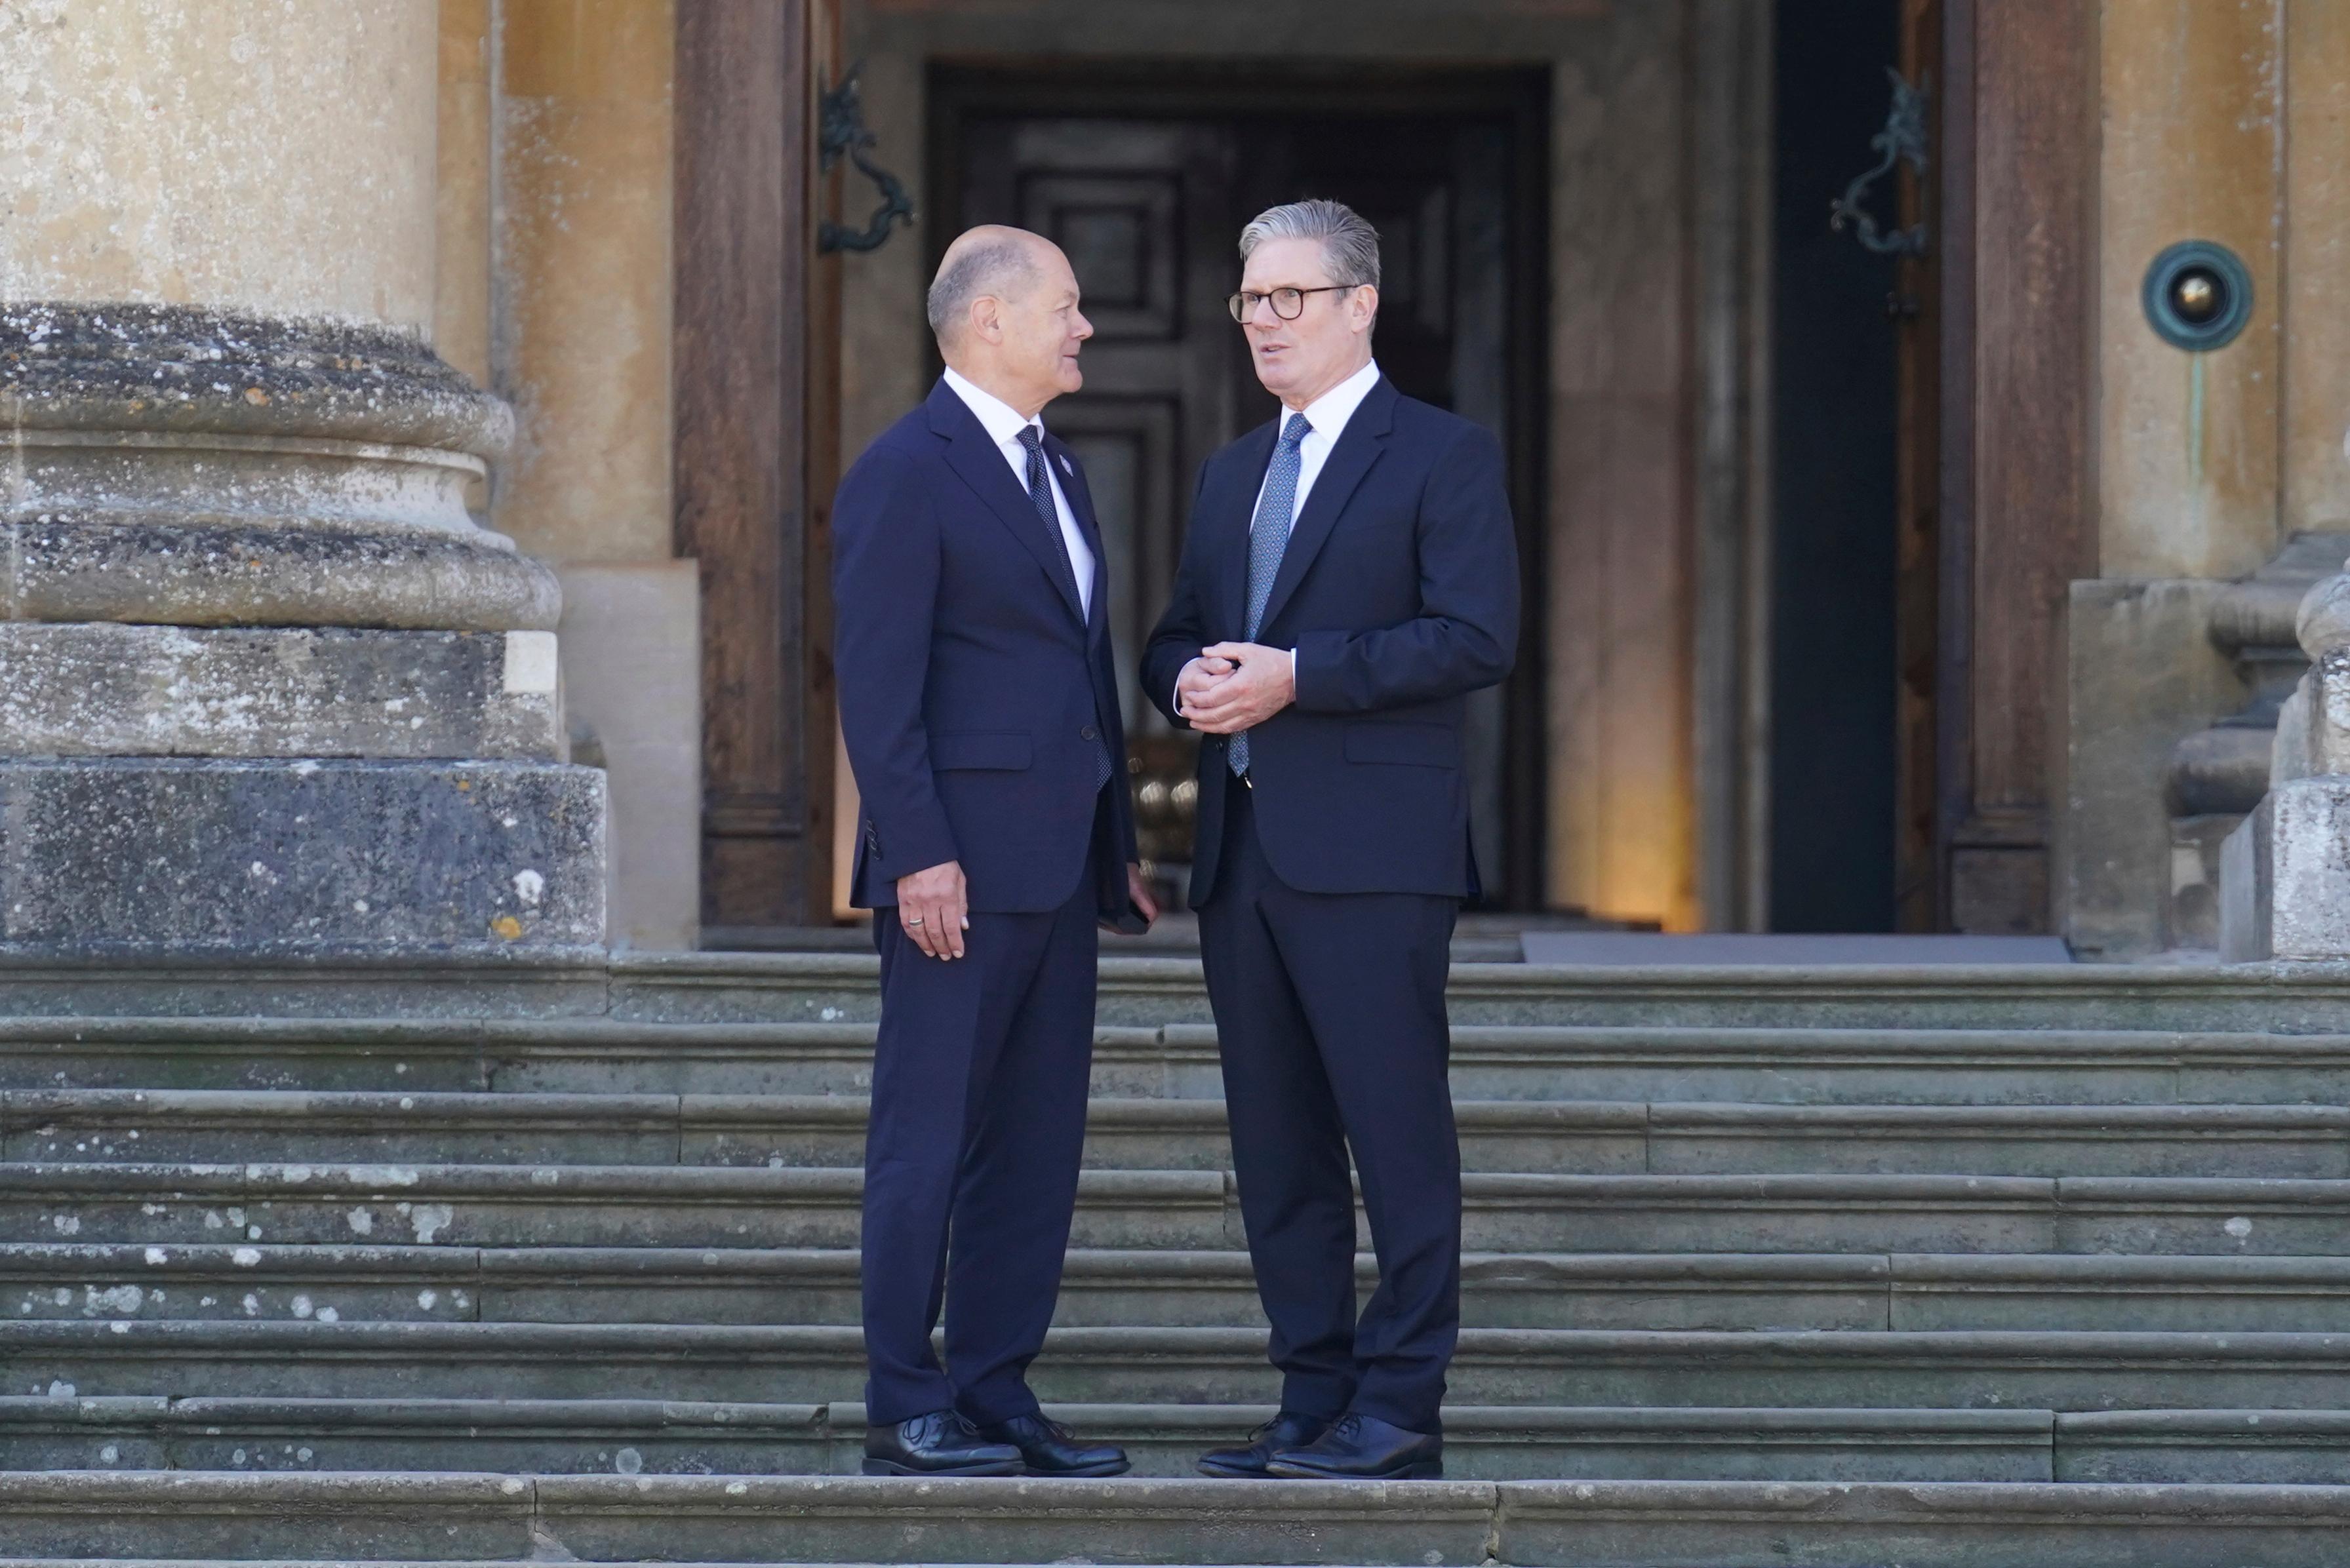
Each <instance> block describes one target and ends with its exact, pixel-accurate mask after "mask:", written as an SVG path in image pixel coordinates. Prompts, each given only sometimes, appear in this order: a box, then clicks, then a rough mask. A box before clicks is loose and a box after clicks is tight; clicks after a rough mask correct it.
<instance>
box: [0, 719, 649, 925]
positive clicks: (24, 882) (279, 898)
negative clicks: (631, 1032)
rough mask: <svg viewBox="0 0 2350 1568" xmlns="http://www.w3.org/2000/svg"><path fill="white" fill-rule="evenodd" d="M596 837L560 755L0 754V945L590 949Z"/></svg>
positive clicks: (600, 849)
mask: <svg viewBox="0 0 2350 1568" xmlns="http://www.w3.org/2000/svg"><path fill="white" fill-rule="evenodd" d="M604 840H605V794H604V774H603V773H602V772H601V771H600V770H598V769H595V768H583V767H573V766H570V765H567V764H565V763H543V762H399V761H389V762H388V761H359V760H335V761H319V760H302V761H294V762H276V761H262V760H250V759H241V758H240V759H218V758H208V759H176V758H157V757H108V758H78V759H75V760H73V761H70V762H67V761H23V760H17V761H4V762H0V945H5V948H6V949H7V950H14V951H17V952H24V951H27V950H57V951H60V952H67V951H72V952H105V951H126V952H130V953H136V954H141V955H156V956H162V955H168V954H172V953H202V952H207V951H234V952H241V953H254V952H264V951H294V952H300V951H318V952H333V951H353V950H363V951H366V952H369V953H374V954H386V955H397V954H399V953H401V952H416V953H428V952H432V951H442V950H452V949H466V948H472V949H481V948H558V947H577V946H582V945H593V944H596V943H599V942H601V941H602V940H603V937H604Z"/></svg>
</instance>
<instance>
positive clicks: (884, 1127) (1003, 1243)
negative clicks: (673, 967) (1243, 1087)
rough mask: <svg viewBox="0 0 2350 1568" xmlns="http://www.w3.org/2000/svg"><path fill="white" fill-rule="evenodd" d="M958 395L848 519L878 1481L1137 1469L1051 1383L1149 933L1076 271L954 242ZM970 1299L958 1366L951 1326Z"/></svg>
mask: <svg viewBox="0 0 2350 1568" xmlns="http://www.w3.org/2000/svg"><path fill="white" fill-rule="evenodd" d="M930 321H931V330H932V331H934V332H935V333H936V334H937V335H938V340H939V351H940V354H941V357H942V358H944V359H945V361H946V366H947V369H946V374H945V375H944V376H943V377H941V379H940V381H939V384H938V385H937V386H936V387H935V388H934V389H932V390H931V395H930V397H929V399H928V400H926V401H925V402H924V403H923V404H922V406H921V407H920V408H919V409H917V410H914V411H913V412H912V413H910V414H908V415H907V416H906V417H905V418H904V419H902V420H899V421H898V422H897V423H896V424H894V425H892V426H891V427H890V428H889V430H888V431H884V432H883V433H882V435H881V437H880V439H879V440H878V441H875V442H874V443H873V444H872V445H871V446H870V447H868V448H867V449H866V452H865V455H864V456H863V457H861V458H859V459H858V462H857V465H856V466H855V467H854V468H852V469H850V470H849V471H848V475H847V478H846V479H844V480H843V481H842V482H841V486H840V495H839V499H838V501H837V503H836V504H835V506H834V510H833V562H834V572H833V597H834V603H835V608H836V616H837V627H838V632H837V641H836V648H835V651H836V660H837V675H838V680H839V693H840V721H841V731H842V733H843V735H844V736H845V737H846V739H847V744H848V758H849V763H850V765H851V766H852V767H853V768H854V769H855V770H856V774H857V787H858V794H859V795H860V796H861V797H862V800H863V818H862V820H861V821H860V822H859V824H858V848H857V863H856V869H855V873H854V877H853V879H852V883H851V886H852V888H853V889H854V898H855V902H856V904H857V905H858V908H860V909H871V910H872V911H873V939H874V945H875V946H876V948H878V949H879V951H880V955H881V1024H880V1032H879V1038H878V1040H877V1042H876V1044H875V1047H874V1058H873V1113H872V1120H871V1122H870V1124H869V1127H868V1130H867V1133H866V1143H865V1230H864V1294H865V1354H866V1367H867V1381H866V1388H865V1408H866V1419H867V1422H868V1429H867V1434H866V1444H865V1453H866V1458H865V1465H864V1469H865V1473H866V1474H868V1475H966V1476H967V1475H1017V1474H1028V1475H1045V1476H1109V1475H1118V1474H1119V1473H1121V1472H1123V1471H1124V1470H1125V1469H1127V1457H1126V1455H1125V1454H1124V1453H1123V1452H1122V1451H1120V1450H1119V1449H1115V1448H1110V1447H1107V1446H1102V1445H1089V1444H1086V1443H1083V1442H1080V1441H1078V1440H1077V1439H1076V1438H1074V1437H1073V1436H1072V1435H1071V1434H1070V1433H1069V1432H1068V1431H1066V1429H1065V1428H1061V1427H1059V1426H1057V1425H1056V1424H1055V1423H1054V1422H1052V1421H1050V1420H1048V1419H1046V1418H1045V1417H1044V1415H1043V1414H1042V1413H1041V1412H1040V1411H1039V1409H1038V1408H1037V1404H1036V1397H1035V1395H1034V1394H1032V1393H1030V1392H1029V1390H1028V1384H1027V1377H1026V1373H1027V1369H1028V1364H1029V1363H1030V1362H1031V1361H1033V1360H1034V1359H1035V1356H1036V1353H1037V1351H1038V1350H1039V1349H1040V1348H1041V1347H1042V1346H1043V1345H1044V1343H1045V1328H1046V1326H1047V1325H1048V1324H1050V1323H1051V1322H1052V1318H1053V1306H1054V1302H1055V1297H1056V1296H1057V1295H1058V1294H1059V1292H1060V1284H1061V1262H1062V1257H1063V1254H1064V1253H1065V1252H1066V1250H1067V1247H1068V1240H1069V1220H1070V1217H1071V1213H1072V1211H1073V1210H1074V1208H1075V1206H1076V1193H1077V1162H1078V1157H1079V1155H1080V1153H1081V1152H1082V1148H1083V1145H1084V1142H1085V1131H1086V1081H1087V1073H1088V1071H1089V1070H1090V1067H1091V1064H1092V1057H1093V1031H1094V971H1095V959H1096V956H1097V948H1098V941H1099V939H1098V936H1097V923H1098V922H1104V921H1115V922H1118V923H1121V924H1124V925H1126V926H1128V928H1129V929H1131V927H1132V926H1134V925H1137V924H1140V925H1147V924H1148V923H1149V921H1150V920H1151V919H1155V918H1156V917H1157V914H1158V910H1157V909H1155V908H1153V907H1152V905H1151V902H1150V898H1149V893H1148V891H1147V890H1146V889H1145V887H1144V884H1143V882H1142V878H1141V874H1140V870H1139V867H1137V866H1136V865H1135V860H1136V854H1135V843H1134V820H1133V807H1132V803H1131V800H1130V799H1129V797H1128V792H1127V784H1126V737H1125V732H1124V731H1123V730H1122V728H1121V727H1120V724H1119V719H1118V682H1117V677H1116V674H1115V672H1114V671H1115V667H1114V665H1113V662H1112V659H1111V654H1110V642H1109V627H1108V620H1107V605H1106V604H1105V603H1104V600H1105V599H1106V598H1107V576H1106V574H1105V572H1104V570H1103V566H1102V544H1101V530H1100V529H1099V528H1098V527H1097V525H1096V524H1095V521H1094V511H1093V502H1092V499H1091V498H1090V497H1089V496H1088V495H1087V492H1086V478H1085V472H1084V470H1083V469H1081V468H1079V467H1078V465H1077V461H1076V457H1075V456H1074V455H1072V454H1071V453H1070V452H1069V450H1068V449H1067V448H1066V447H1065V446H1063V445H1062V444H1061V443H1060V442H1059V441H1055V440H1054V439H1053V438H1052V437H1051V436H1049V435H1047V434H1046V433H1045V429H1044V426H1043V425H1042V423H1041V422H1040V421H1038V419H1037V415H1038V413H1039V411H1040V410H1043V408H1044V407H1045V404H1046V403H1049V402H1051V401H1052V400H1054V399H1055V398H1056V397H1058V396H1060V395H1061V394H1062V393H1064V392H1074V391H1076V389H1078V388H1079V387H1080V386H1081V385H1083V384H1084V380H1085V378H1084V376H1083V375H1082V374H1081V373H1080V372H1079V370H1078V369H1077V351H1078V349H1079V348H1080V347H1081V346H1082V345H1083V344H1084V342H1085V340H1086V339H1087V337H1091V336H1092V335H1093V328H1092V327H1091V326H1089V325H1088V324H1087V321H1086V318H1085V317H1084V315H1083V314H1082V313H1081V312H1080V311H1079V309H1078V307H1077V280H1076V275H1074V274H1073V273H1072V272H1071V271H1070V269H1069V263H1068V258H1067V257H1066V256H1064V255H1063V254H1061V252H1060V250H1059V248H1058V247H1056V246H1055V245H1054V244H1051V243H1049V242H1048V241H1046V240H1045V239H1043V238H1041V237H1039V236H1037V235H1035V234H1028V233H1026V232H1024V231H1023V230H1019V229H1006V228H992V227H991V228H983V229H974V230H972V232H971V233H969V234H964V235H962V237H961V238H960V239H958V240H956V241H955V242H954V244H952V245H951V246H949V247H948V249H947V253H946V255H945V257H944V258H943V259H942V260H941V263H940V264H939V273H938V277H937V278H936V280H935V281H934V282H932V284H931V295H930ZM941 1295H943V1297H944V1301H945V1306H946V1356H945V1360H944V1362H943V1363H941V1360H940V1358H939V1357H938V1356H937V1355H934V1354H933V1353H932V1350H931V1329H932V1328H933V1327H934V1326H935V1325H936V1324H937V1323H938V1321H939V1310H940V1302H941Z"/></svg>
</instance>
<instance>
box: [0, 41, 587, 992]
mask: <svg viewBox="0 0 2350 1568" xmlns="http://www.w3.org/2000/svg"><path fill="white" fill-rule="evenodd" d="M435 46H436V6H435V4H434V0H338V4H336V5H312V4H308V3H307V0H301V3H292V4H254V5H237V6H233V7H189V6H164V5H152V4H151V3H149V0H47V3H46V4H34V5H11V6H5V7H0V95H5V97H6V99H7V100H8V101H9V102H10V104H11V105H12V108H13V109H14V113H13V114H12V115H11V116H10V117H8V118H7V119H0V443H5V447H0V464H4V465H5V467H0V530H5V536H6V537H5V545H6V554H5V560H0V948H5V949H13V950H36V951H37V950H97V951H115V952H121V953H125V954H128V955H131V956H136V955H139V954H141V953H152V952H160V951H188V952H199V953H202V952H223V953H235V952H246V951H253V952H266V951H272V950H310V951H335V950H345V951H360V952H379V953H381V952H400V951H411V950H451V949H458V950H462V949H465V948H469V947H471V948H513V947H523V948H532V947H536V948H544V947H551V946H577V945H584V944H596V943H600V942H601V940H603V935H604V905H603V870H602V866H603V856H604V785H603V777H602V775H601V774H599V773H597V772H595V771H593V770H590V769H584V768H576V767H572V766H569V765H567V763H565V762H564V761H563V760H562V757H563V723H562V712H561V694H560V691H559V690H558V681H557V679H556V647H555V636H554V632H553V629H552V628H554V627H555V625H556V618H557V616H558V614H559V611H560V596H559V594H558V592H557V590H556V585H555V580H554V578H553V576H551V575H550V574H549V573H548V572H547V571H546V568H544V567H543V566H539V565H538V564H537V563H536V562H534V561H532V560H530V559H528V558H527V557H525V556H522V555H521V554H520V553H519V552H517V551H516V550H515V548H514V547H513V545H512V544H511V543H510V542H509V541H507V540H505V539H504V538H502V537H500V536H499V535H494V534H491V533H488V532H486V531H484V529H482V528H480V527H479V526H477V525H476V524H475V523H474V521H473V517H472V515H471V514H469V513H468V511H467V509H466V506H465V491H466V487H467V485H468V483H469V482H473V481H477V480H478V479H479V478H480V477H481V476H482V475H483V474H484V472H485V471H486V466H487V464H488V462H489V461H490V460H491V459H492V458H493V457H494V456H495V455H496V454H497V453H498V452H500V451H501V450H502V449H503V448H504V444H505V442H506V441H507V440H508V438H509V435H510V432H511V428H512V421H511V418H510V416H509V414H508V413H507V411H506V410H505V408H504V405H503V404H501V403H499V402H498V401H497V400H494V399H493V398H490V397H489V396H487V395H486V394H484V393H483V392H482V391H480V390H479V389H476V388H475V387H474V386H473V384H472V383H471V382H469V381H467V380H466V379H464V378H463V376H462V375H460V374H458V373H457V372H456V371H454V370H452V369H450V368H449V366H447V365H446V364H444V363H443V362H442V360H440V359H439V358H436V357H435V355H434V354H433V352H432V348H431V347H430V345H429V344H428V342H427V341H426V325H425V324H426V323H427V322H429V321H430V319H431V316H432V304H433V257H434V250H435V227H434V191H435V183H436V181H435V161H434V160H435V150H434V121H435V117H436V97H437V88H436V70H435Z"/></svg>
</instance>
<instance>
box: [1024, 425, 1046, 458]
mask: <svg viewBox="0 0 2350 1568" xmlns="http://www.w3.org/2000/svg"><path fill="white" fill-rule="evenodd" d="M1020 444H1021V445H1022V446H1024V447H1026V448H1027V449H1028V450H1029V451H1030V452H1042V451H1044V450H1045V432H1044V431H1043V430H1042V429H1041V428H1040V427H1038V426H1035V425H1022V426H1021V427H1020Z"/></svg>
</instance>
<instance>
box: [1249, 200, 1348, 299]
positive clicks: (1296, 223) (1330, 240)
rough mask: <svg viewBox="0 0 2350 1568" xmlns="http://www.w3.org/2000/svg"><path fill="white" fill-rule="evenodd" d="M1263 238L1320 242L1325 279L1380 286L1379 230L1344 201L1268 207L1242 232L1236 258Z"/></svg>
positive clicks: (1285, 203)
mask: <svg viewBox="0 0 2350 1568" xmlns="http://www.w3.org/2000/svg"><path fill="white" fill-rule="evenodd" d="M1267 240H1320V241H1321V242H1322V265H1324V266H1326V267H1327V268H1328V269H1329V273H1330V281H1331V282H1332V283H1336V284H1345V285H1347V286H1349V287H1356V286H1361V285H1363V284H1369V285H1370V286H1372V287H1373V288H1377V287H1378V286H1379V232H1378V230H1377V229H1375V228H1373V227H1371V225H1370V224H1368V223H1365V222H1364V221H1363V215H1362V214H1361V213H1357V212H1356V211H1355V209H1354V208H1352V207H1349V206H1348V205H1347V203H1345V202H1325V201H1318V200H1316V201H1307V202H1284V204H1283V205H1281V206H1278V207H1267V208H1266V209H1265V210H1264V211H1263V212H1262V213H1258V214H1257V215H1256V216H1255V217H1254V218H1253V219H1251V220H1250V222H1249V226H1248V227H1247V228H1245V229H1243V230H1242V231H1241V260H1242V261H1243V262H1245V261H1247V260H1248V259H1249V257H1250V256H1251V255H1253V254H1255V252H1256V248H1257V246H1259V245H1261V244H1264V242H1265V241H1267Z"/></svg>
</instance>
